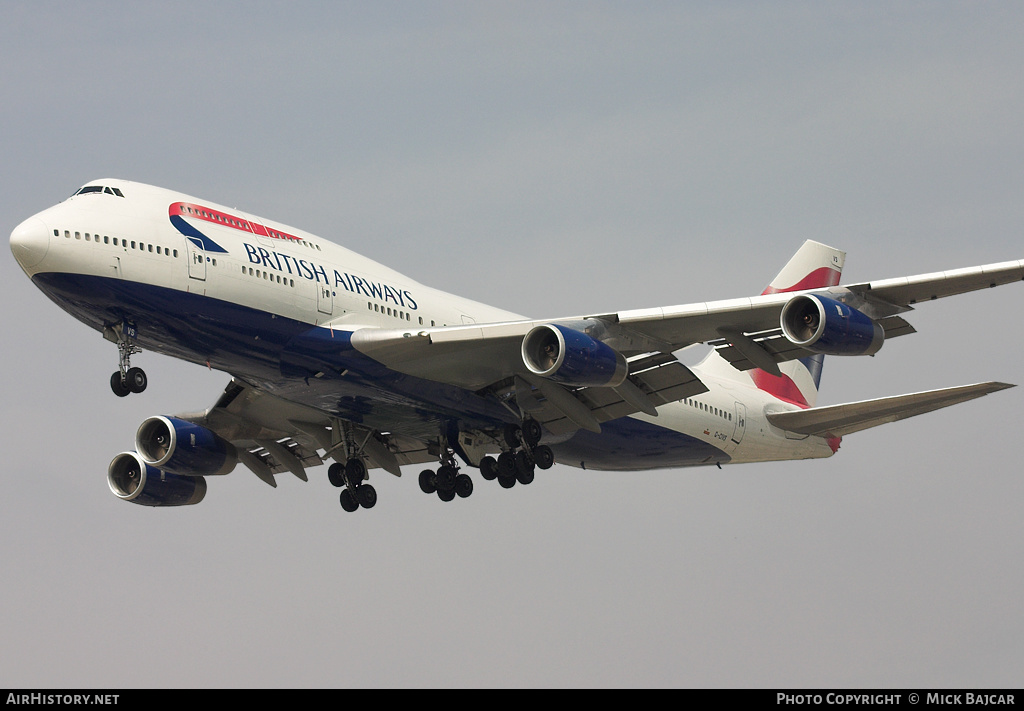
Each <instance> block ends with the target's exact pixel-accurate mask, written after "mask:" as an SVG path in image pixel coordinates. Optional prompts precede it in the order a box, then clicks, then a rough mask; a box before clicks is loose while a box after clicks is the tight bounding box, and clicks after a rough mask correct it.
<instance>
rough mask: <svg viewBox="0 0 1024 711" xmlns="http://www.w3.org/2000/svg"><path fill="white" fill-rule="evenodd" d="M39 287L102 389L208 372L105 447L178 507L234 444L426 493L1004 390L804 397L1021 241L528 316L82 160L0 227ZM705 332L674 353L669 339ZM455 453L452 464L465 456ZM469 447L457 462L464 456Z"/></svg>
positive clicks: (850, 421)
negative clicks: (209, 397) (66, 191)
mask: <svg viewBox="0 0 1024 711" xmlns="http://www.w3.org/2000/svg"><path fill="white" fill-rule="evenodd" d="M11 250H12V251H13V253H14V256H15V258H16V259H17V260H18V263H19V264H20V265H21V267H22V269H23V270H24V271H25V273H26V274H27V275H28V276H29V277H30V278H31V279H32V281H33V283H34V284H35V285H36V286H37V287H38V288H39V289H41V290H42V291H43V293H45V294H46V295H47V296H48V297H49V298H50V299H52V300H53V301H54V302H55V303H56V304H57V305H58V306H60V307H61V308H62V309H64V310H65V311H67V312H68V313H70V314H71V315H72V316H74V317H75V318H77V319H78V320H80V321H82V322H83V323H85V324H87V325H88V326H90V327H92V328H94V329H95V330H96V331H98V332H100V333H101V334H102V335H103V337H104V338H106V339H107V340H109V341H110V342H111V343H112V344H114V345H116V347H117V352H118V368H117V370H116V371H115V372H114V373H113V375H112V376H111V378H110V386H111V389H112V390H113V392H114V394H115V395H117V396H119V397H125V396H129V395H130V394H132V393H140V392H142V391H143V390H145V388H146V384H147V380H148V379H147V375H146V373H145V372H144V371H143V370H142V369H141V368H139V367H138V366H135V365H132V359H133V357H135V356H137V355H138V354H139V353H141V352H144V351H147V350H148V351H155V352H158V353H164V354H167V355H170V356H174V357H177V358H181V359H184V360H187V361H191V362H193V363H197V364H201V365H204V366H207V367H210V368H214V369H217V370H221V371H224V372H226V373H228V374H230V376H231V380H230V382H229V383H228V385H227V387H226V388H225V390H224V392H223V393H222V394H221V395H220V397H219V398H218V399H217V401H216V402H215V403H214V404H213V406H212V407H210V408H209V409H207V410H205V411H204V412H199V413H190V414H178V415H167V416H155V417H150V418H149V419H147V420H145V421H144V422H143V423H142V424H141V426H140V427H139V428H138V431H137V433H136V437H135V450H133V451H128V452H122V453H121V454H118V455H117V456H115V457H114V459H113V461H112V462H111V463H110V466H109V468H108V473H107V481H108V484H109V486H110V489H111V491H112V492H113V493H114V494H115V495H116V496H118V497H120V498H121V499H124V500H125V501H130V502H132V503H135V504H142V505H145V506H182V505H187V504H195V503H198V502H199V501H201V500H202V499H203V498H204V496H205V495H206V490H207V482H206V478H207V477H213V476H217V475H222V474H227V473H229V472H231V471H232V470H233V469H234V468H235V466H236V465H237V464H238V463H241V464H243V465H244V466H245V467H247V468H248V469H250V470H251V471H252V472H253V473H254V474H255V475H256V476H257V477H259V478H260V479H261V480H263V481H264V482H266V483H267V484H269V485H270V486H276V485H277V482H276V476H277V475H278V474H281V473H284V472H289V473H291V474H293V475H294V476H296V477H298V478H299V479H301V480H303V481H306V480H307V470H308V469H309V468H311V467H316V466H318V465H321V464H323V463H325V462H326V461H332V463H331V464H330V465H329V466H328V468H327V478H328V480H329V481H330V482H331V484H333V485H334V486H336V487H339V488H340V489H341V491H340V501H341V506H342V507H343V508H344V509H345V510H346V511H355V510H357V509H359V508H371V507H373V506H374V504H375V503H376V500H377V494H376V491H375V490H374V488H373V486H372V485H371V484H370V483H369V473H370V472H371V471H373V470H378V469H379V470H383V471H385V472H389V473H391V474H393V475H395V476H401V474H402V467H403V466H412V465H423V464H425V463H431V464H430V466H427V467H424V468H422V470H421V472H420V473H419V486H420V488H421V490H422V491H423V492H424V493H426V494H435V493H436V494H437V496H438V497H439V498H440V499H441V500H442V501H452V500H453V499H455V498H456V497H461V498H466V497H468V496H470V495H471V494H472V492H473V487H474V483H473V478H472V477H470V476H469V474H468V473H466V472H467V470H471V469H476V470H479V473H480V476H481V477H482V478H483V479H485V480H488V481H491V480H495V479H496V480H497V481H498V483H499V484H500V485H501V486H502V487H505V488H510V487H513V486H515V485H516V484H517V483H518V484H520V485H526V484H530V483H531V482H532V481H533V480H534V476H535V473H536V470H537V469H538V468H539V469H541V470H545V469H548V468H550V467H551V466H552V464H553V463H554V462H555V461H558V462H561V463H564V464H567V465H570V466H575V467H582V468H585V469H596V470H642V469H656V468H657V469H661V468H669V467H688V466H709V465H717V466H719V467H720V466H722V465H723V464H735V463H741V462H763V461H778V460H790V459H809V458H817V457H829V456H832V455H833V454H834V453H835V452H836V451H837V450H838V448H839V445H840V441H841V439H842V438H843V437H844V436H845V435H848V434H851V433H854V432H858V431H860V430H863V429H867V428H869V427H875V426H877V425H881V424H885V423H888V422H894V421H896V420H900V419H904V418H907V417H912V416H914V415H919V414H922V413H925V412H929V411H931V410H936V409H939V408H942V407H947V406H949V405H954V404H957V403H960V402H965V401H967V400H971V399H974V398H977V397H980V396H982V395H986V394H989V393H992V392H995V391H997V390H1002V389H1004V388H1008V387H1011V386H1010V385H1008V384H1005V383H999V382H987V383H978V384H973V385H962V386H958V387H951V388H945V389H941V390H933V391H927V392H919V393H913V394H909V395H900V396H895V397H886V398H880V399H875V400H866V401H863V402H854V403H847V404H842V405H828V406H819V405H818V404H817V393H818V385H819V383H820V380H821V373H822V363H823V360H824V356H825V355H834V356H856V355H872V354H874V353H876V352H877V351H878V350H879V349H880V348H881V347H882V345H883V344H884V342H885V341H886V340H887V339H890V338H895V337H897V336H902V335H906V334H909V333H913V332H914V328H913V327H912V326H911V325H910V324H909V323H908V322H907V321H906V320H905V319H904V315H905V314H906V313H907V312H909V311H911V310H913V308H914V305H915V304H917V303H919V302H923V301H930V300H934V299H938V298H941V297H945V296H952V295H955V294H960V293H964V292H968V291H973V290H976V289H983V288H989V287H994V286H999V285H1002V284H1008V283H1010V282H1015V281H1021V280H1022V279H1024V261H1011V262H1004V263H1001V264H992V265H986V266H980V267H973V268H967V269H957V270H954V271H948V272H941V273H935V274H925V275H920V276H912V277H902V278H898V279H887V280H883V281H875V282H867V283H859V284H851V285H848V286H841V285H840V275H841V272H842V268H843V262H844V259H845V253H844V252H841V251H839V250H837V249H833V248H832V247H828V246H825V245H823V244H819V243H817V242H812V241H808V242H805V243H804V244H803V246H801V247H800V248H799V249H798V250H797V252H796V253H795V255H794V256H793V257H792V258H791V259H790V260H789V262H788V263H787V264H786V265H785V266H784V267H783V268H782V271H781V272H779V274H778V276H776V277H775V279H774V280H773V281H772V282H771V283H770V285H769V286H768V288H766V289H765V290H764V291H763V292H762V293H761V294H760V295H758V296H751V297H745V298H739V299H732V300H726V301H712V302H705V303H694V304H684V305H679V306H665V307H658V308H650V309H641V310H633V311H620V312H618V313H591V314H584V315H578V316H568V317H559V318H546V319H540V320H535V319H530V318H526V317H524V316H521V315H518V314H514V313H510V312H507V311H503V310H501V309H497V308H493V307H491V306H486V305H484V304H481V303H477V302H475V301H470V300H468V299H464V298H460V297H457V296H454V295H452V294H448V293H445V292H442V291H438V290H436V289H432V288H430V287H428V286H425V285H423V284H420V283H419V282H416V281H414V280H413V279H411V278H409V277H407V276H405V275H403V274H399V273H398V272H395V271H394V270H391V269H389V268H387V267H385V266H383V265H382V264H379V263H377V262H374V261H372V260H370V259H367V258H366V257H362V256H360V255H358V254H356V253H355V252H352V251H350V250H349V249H347V248H345V247H342V246H340V245H338V244H335V243H333V242H331V241H328V240H326V239H323V238H320V237H317V236H316V235H312V234H309V233H307V232H304V231H302V230H299V229H297V228H294V227H288V226H286V225H283V224H279V223H277V222H274V221H272V220H268V219H265V218H262V217H257V216H256V215H252V214H248V213H245V212H242V211H241V210H237V209H233V208H227V207H224V206H222V205H217V204H214V203H212V202H210V201H207V200H201V199H199V198H195V197H190V196H188V195H184V194H181V193H177V192H173V191H170V190H165V189H162V188H157V187H153V186H149V185H143V184H140V183H135V182H129V181H125V180H114V179H110V180H97V181H94V182H90V183H88V184H87V185H85V186H84V187H82V188H81V189H79V190H77V191H76V192H75V193H74V194H73V195H72V196H71V197H70V198H68V199H66V200H64V201H63V202H61V203H59V204H57V205H55V206H53V207H51V208H49V209H46V210H43V211H42V212H40V213H38V214H37V215H34V216H32V217H30V218H28V219H27V220H25V221H24V222H22V223H21V224H20V225H18V226H17V227H16V228H15V229H14V231H13V232H12V233H11ZM698 343H702V344H706V345H707V346H710V352H709V353H708V355H707V357H706V358H705V359H704V360H703V361H702V362H701V363H700V364H699V365H695V366H692V367H687V366H686V365H684V364H683V363H681V362H680V361H679V360H678V359H677V358H676V357H675V355H673V354H674V353H676V352H677V351H679V350H681V349H683V348H685V347H687V346H690V345H693V344H698ZM463 465H464V466H463ZM464 467H465V468H464Z"/></svg>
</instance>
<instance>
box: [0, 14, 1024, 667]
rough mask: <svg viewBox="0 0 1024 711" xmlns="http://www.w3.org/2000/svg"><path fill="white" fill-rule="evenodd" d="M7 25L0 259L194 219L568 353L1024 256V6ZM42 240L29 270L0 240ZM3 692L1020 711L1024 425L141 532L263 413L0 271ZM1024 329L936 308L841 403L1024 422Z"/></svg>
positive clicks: (832, 371)
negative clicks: (383, 691)
mask: <svg viewBox="0 0 1024 711" xmlns="http://www.w3.org/2000/svg"><path fill="white" fill-rule="evenodd" d="M4 12H5V17H4V22H3V23H2V24H0V60H2V65H3V66H4V67H5V70H4V72H3V75H2V77H3V78H2V84H0V97H2V99H3V101H2V102H0V116H2V120H0V125H3V127H4V132H3V136H2V138H0V146H2V148H3V153H2V158H3V161H2V162H3V165H4V167H5V169H4V171H3V177H2V178H0V181H2V187H3V190H2V193H0V194H2V197H0V225H6V228H5V229H7V230H8V232H9V230H10V229H12V228H13V227H14V226H15V225H16V224H17V223H18V222H20V221H21V220H22V219H24V218H25V217H27V216H28V215H30V214H32V213H34V212H36V211H38V210H40V209H43V208H45V207H47V206H49V205H51V204H53V203H55V202H57V201H59V200H61V199H62V198H64V197H66V196H67V195H68V194H70V193H71V192H72V190H74V189H75V188H77V187H78V186H80V185H82V184H84V183H85V182H87V181H88V180H90V179H94V178H98V177H121V178H127V179H132V180H138V181H142V182H149V183H153V184H156V185H161V186H163V187H168V188H172V189H178V190H182V191H185V192H188V193H191V194H193V195H197V196H201V197H203V198H206V199H209V200H211V201H216V202H219V203H223V204H227V205H234V206H237V207H239V208H240V209H244V210H246V211H249V212H253V213H256V214H258V215H263V216H266V217H270V218H273V219H277V220H281V221H284V222H287V223H289V224H293V225H295V226H298V227H301V228H303V229H307V230H309V231H311V232H314V233H316V234H319V235H322V236H324V237H327V238H329V239H333V240H335V241H337V242H339V243H342V244H344V245H346V246H348V247H350V248H353V249H355V250H356V251H360V252H362V253H364V254H366V255H368V256H370V257H373V258H375V259H378V260H380V261H382V262H385V263H387V264H389V265H390V266H393V267H395V268H397V269H399V270H400V271H403V272H406V273H408V274H410V275H412V276H414V277H416V278H418V279H420V280H421V281H423V282H425V283H428V284H430V285H432V286H437V287H441V288H446V289H448V290H450V291H453V292H456V293H459V294H462V295H465V296H469V297H472V298H475V299H478V300H481V301H486V302H489V303H493V304H495V305H498V306H501V307H504V308H507V309H510V310H513V311H517V312H520V313H525V314H530V315H533V316H536V317H542V316H560V315H567V314H575V313H580V312H603V311H608V310H618V309H624V308H639V307H646V306H656V305H666V304H675V303H685V302H689V301H704V300H708V299H713V298H729V297H736V296H746V295H750V294H754V293H759V292H760V291H761V289H762V288H763V287H764V285H765V284H766V283H767V282H768V280H769V279H770V278H771V277H772V276H774V274H775V273H776V272H777V271H778V269H779V267H781V265H782V264H783V263H784V262H785V261H786V260H787V259H788V257H789V255H790V254H791V253H792V252H793V251H795V250H796V248H797V247H798V246H799V245H800V243H801V242H802V241H803V240H804V239H816V240H820V241H823V242H826V243H829V244H832V245H834V246H836V247H839V248H842V249H845V250H847V252H848V253H849V256H848V258H847V262H846V271H845V277H844V280H846V281H863V280H868V279H877V278H885V277H890V276H899V275H904V274H915V273H920V272H927V271H935V270H940V269H948V268H953V267H959V266H969V265H975V264H982V263H986V262H993V261H1002V260H1006V259H1011V258H1021V257H1024V247H1022V244H1021V239H1020V236H1021V231H1022V226H1024V203H1022V200H1021V195H1022V194H1024V175H1022V169H1021V166H1022V165H1024V139H1022V137H1021V125H1022V123H1024V122H1022V117H1024V91H1022V89H1021V79H1020V78H1021V76H1022V73H1024V72H1022V70H1024V43H1022V42H1021V38H1022V36H1024V9H1022V8H1021V6H1020V5H1019V3H985V4H977V3H962V4H960V3H941V4H939V3H901V4H899V5H897V6H895V7H893V6H892V5H891V4H889V3H878V4H866V3H850V4H819V3H771V4H768V3H713V4H684V3H645V4H642V5H638V4H635V3H601V2H587V3H552V2H543V3H485V2H472V3H465V4H463V3H422V2H415V3H398V2H386V3H288V4H284V3H281V4H276V3H248V2H246V3H209V2H205V3H176V4H167V3H106V2H90V3H62V2H61V3H45V2H31V3H28V2H25V3H22V2H9V3H6V4H5V5H4ZM5 234H6V233H5ZM0 267H2V269H3V276H4V278H3V279H2V280H0V298H2V299H3V303H5V304H6V305H7V310H6V316H5V320H4V325H5V331H6V334H7V337H6V338H5V339H3V345H2V349H3V351H2V352H3V356H2V357H3V363H4V366H5V370H6V377H5V378H4V379H3V386H2V387H3V390H2V394H3V397H2V398H0V403H2V405H0V406H2V407H3V410H4V423H5V426H4V429H3V432H2V435H0V437H2V441H3V444H4V447H3V451H4V452H5V455H6V461H5V465H4V467H3V473H4V475H5V476H4V486H3V495H2V497H0V513H2V515H0V563H2V568H3V575H2V576H0V600H2V601H3V603H4V604H3V605H2V606H0V686H28V687H32V686H51V687H78V686H101V687H131V686H187V687H191V686H353V685H355V686H364V685H370V686H633V685H638V686H828V685H835V686H921V687H944V686H963V687H983V686H1000V685H1002V686H1019V684H1020V680H1021V672H1020V670H1021V669H1022V668H1024V644H1022V642H1021V640H1022V639H1024V616H1022V614H1021V608H1020V595H1021V590H1022V589H1024V572H1022V567H1021V565H1020V561H1021V560H1022V559H1024V535H1022V534H1024V524H1022V523H1021V518H1020V511H1021V510H1022V508H1024V483H1022V480H1021V476H1020V467H1019V464H1018V459H1019V442H1018V441H1017V440H1018V437H1019V434H1018V431H1017V430H1018V429H1019V427H1018V423H1019V412H1020V409H1021V403H1022V399H1021V398H1022V397H1024V390H1021V389H1016V390H1010V391H1007V392H1003V393H999V394H996V395H993V396H991V397H987V398H984V399H983V400H981V401H978V402H974V403H969V404H965V405H962V406H958V407H955V408H951V409H949V410H945V411H942V412H939V413H934V414H931V415H927V416H924V417H921V418H917V419H915V420H912V421H908V422H905V423H899V424H895V425H891V426H888V427H883V428H879V429H876V430H872V431H869V432H864V433H860V434H858V435H852V436H850V437H848V438H846V440H845V441H844V442H843V448H842V450H841V451H840V453H839V455H838V456H836V457H834V458H832V459H830V460H825V461H816V462H798V463H786V464H760V465H747V466H737V467H726V468H725V469H724V470H722V471H718V470H717V469H709V470H703V469H701V470H677V471H664V472H648V473H636V474H628V475H620V474H610V473H609V474H605V473H600V472H581V471H579V470H576V469H571V468H568V467H563V466H556V467H555V468H554V469H552V470H550V471H549V472H547V473H540V474H539V475H538V477H537V481H536V482H535V483H534V484H533V485H531V486H530V487H516V488H515V489H512V490H510V491H506V490H503V489H500V487H498V486H496V485H494V484H491V483H487V482H482V481H480V480H479V478H478V480H477V487H476V492H475V493H474V495H473V496H472V498H470V499H467V500H457V501H455V502H452V503H451V504H447V505H446V504H442V503H441V502H440V501H438V500H437V499H436V497H427V496H424V495H423V494H422V493H420V491H419V489H418V487H417V485H416V481H415V475H416V473H417V472H416V471H413V470H412V468H410V470H408V471H406V472H405V476H403V477H402V478H401V479H395V478H394V477H391V476H390V475H387V474H383V473H379V472H375V473H374V474H373V477H372V479H373V483H374V485H375V486H376V488H377V490H378V494H379V496H380V501H379V503H378V505H377V507H376V508H375V509H373V510H372V511H369V512H368V511H360V512H357V513H355V514H353V515H346V514H345V513H344V512H343V511H342V510H341V508H340V506H339V505H338V501H337V490H336V489H334V488H332V487H331V486H330V485H329V484H328V483H327V481H326V469H325V468H320V469H317V470H313V471H311V472H310V473H311V477H310V482H309V483H308V484H302V483H301V482H299V481H298V480H296V479H294V478H292V477H290V476H289V475H281V476H280V477H279V482H280V485H279V487H278V488H277V489H271V488H269V487H267V486H266V485H265V484H263V483H262V482H260V481H259V480H258V479H257V478H256V477H254V476H252V475H251V474H249V473H248V472H247V471H246V470H244V469H242V468H239V469H238V470H237V471H236V472H235V473H233V474H232V475H230V476H228V477H225V478H221V479H211V480H210V481H209V493H208V495H207V498H206V500H205V501H203V502H202V503H201V504H200V505H198V506H195V507H188V508H182V509H177V510H152V509H147V508H144V507H138V506H131V505H128V504H125V503H123V502H120V501H118V500H117V499H116V498H115V497H114V496H113V495H111V494H110V492H109V491H108V489H107V485H106V481H105V478H104V477H105V471H106V466H107V464H108V462H109V461H110V459H111V458H112V457H113V456H114V455H115V454H117V453H118V452H121V451H124V450H126V449H130V448H131V445H132V441H133V436H134V432H135V429H136V428H137V426H138V424H139V423H140V422H141V421H142V420H143V419H144V418H145V417H147V416H149V415H153V414H171V413H175V412H183V411H190V410H195V409H201V408H205V407H207V406H209V405H210V404H212V403H213V402H214V400H215V399H216V397H217V396H218V394H219V393H220V391H221V390H222V388H223V386H224V384H225V383H226V381H227V376H226V375H225V374H223V373H216V372H213V373H211V372H208V371H205V370H203V369H200V368H196V367H194V366H188V365H185V364H181V363H177V362H174V361H172V360H170V359H167V358H164V357H162V356H158V355H155V354H152V353H146V354H143V355H142V356H139V357H137V360H136V361H135V362H136V363H137V364H139V365H142V366H143V367H145V368H146V370H147V372H148V373H149V376H150V387H149V389H148V390H147V392H146V393H145V394H144V395H142V396H133V397H129V398H127V399H125V400H119V399H117V398H115V397H114V396H113V395H112V394H111V393H110V390H109V387H108V382H107V380H108V377H109V374H110V373H111V372H112V371H113V370H114V369H115V367H116V364H117V363H116V351H115V349H114V348H113V347H112V346H111V345H110V344H109V343H107V342H105V341H103V339H102V338H101V337H100V336H99V335H98V334H97V333H94V332H92V331H90V330H88V329H87V328H86V327H85V326H82V325H80V324H78V323H77V322H75V321H74V320H73V319H72V318H71V317H70V316H67V315H65V314H64V313H63V312H61V311H60V310H59V309H57V307H55V306H54V305H53V304H51V303H50V302H49V301H48V300H47V299H46V298H45V297H44V296H43V295H42V294H41V293H40V292H38V291H37V290H36V289H35V288H34V287H32V285H31V284H30V283H29V281H28V280H27V279H26V278H25V277H24V275H23V274H22V272H21V271H20V269H19V268H18V266H17V264H16V263H15V262H14V259H13V257H12V256H11V255H10V252H9V250H7V251H5V256H4V258H3V259H0ZM1022 303H1024V290H1022V289H1021V288H1020V287H1017V286H1007V287H1005V288H1003V289H1000V290H998V291H993V292H984V293H978V294H972V295H968V296H964V297H960V298H957V299H953V300H947V301H943V302H939V303H937V304H926V305H924V306H922V307H921V308H920V309H919V312H917V313H915V314H912V317H911V319H910V320H911V322H912V323H913V324H914V325H915V326H916V327H917V329H918V330H919V333H918V334H917V335H914V336H912V337H908V338H903V339H899V340H898V341H894V342H892V343H891V344H887V345H886V347H885V348H884V349H883V350H882V351H881V353H879V355H878V356H877V357H875V358H864V359H847V360H840V359H835V358H832V359H829V360H828V362H827V363H826V366H825V376H824V382H823V389H822V397H821V402H822V404H831V403H838V402H844V401H849V400H858V399H864V398H868V397H878V396H884V395H889V394H896V393H902V392H911V391H914V390H922V389H929V388H936V387H943V386H947V385H957V384H963V383H970V382H978V381H982V380H1003V381H1007V382H1016V383H1024V367H1022V365H1021V361H1020V357H1019V352H1020V349H1021V346H1022V344H1024V324H1022V322H1021V319H1020V318H1019V316H1018V314H1019V312H1020V309H1021V304H1022Z"/></svg>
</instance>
